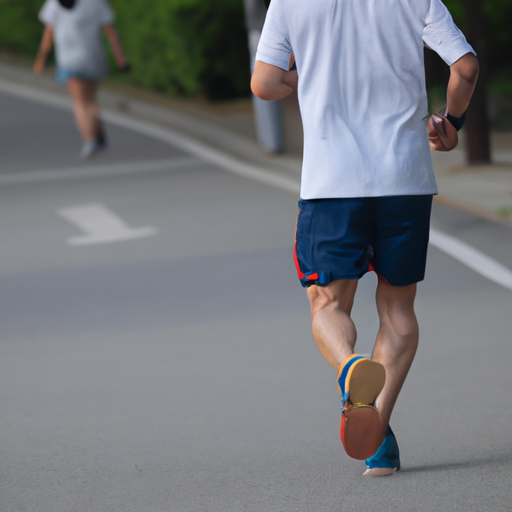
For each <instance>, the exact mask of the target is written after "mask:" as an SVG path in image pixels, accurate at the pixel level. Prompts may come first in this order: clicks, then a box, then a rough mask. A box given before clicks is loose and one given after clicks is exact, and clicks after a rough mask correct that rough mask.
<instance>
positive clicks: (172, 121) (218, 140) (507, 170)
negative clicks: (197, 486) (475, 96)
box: [0, 60, 512, 225]
mask: <svg viewBox="0 0 512 512" xmlns="http://www.w3.org/2000/svg"><path fill="white" fill-rule="evenodd" d="M0 80H4V81H6V82H10V83H19V84H21V85H28V86H31V87H36V88H38V89H44V90H48V91H51V92H54V93H55V92H56V93H58V94H59V95H62V96H66V97H67V91H66V88H65V87H63V86H62V85H59V84H57V83H55V80H54V79H53V74H52V73H51V72H47V73H45V74H44V75H43V76H39V77H36V76H34V75H32V73H31V71H30V68H29V67H28V66H27V65H20V64H14V63H11V62H5V61H4V60H0ZM100 102H101V104H102V108H104V109H108V110H111V111H117V112H123V113H124V114H127V115H130V116H133V117H135V118H137V119H142V120H146V121H151V122H154V123H157V124H159V125H163V126H167V127H169V128H172V129H174V130H176V131H178V130H179V131H180V132H182V133H185V134H187V135H189V136H192V137H194V138H195V139H198V140H200V141H201V142H203V143H205V144H207V145H210V146H212V147H215V148H217V149H220V150H222V151H225V152H227V153H229V154H230V155H232V156H234V157H236V158H238V159H240V160H243V161H245V162H249V163H252V164H255V165H258V166H261V167H262V168H264V169H266V170H272V171H276V172H278V173H282V174H284V175H289V176H294V177H295V178H297V179H298V176H299V174H300V167H301V146H302V128H301V123H300V116H299V113H298V108H297V103H296V98H294V97H292V98H287V99H286V100H285V101H283V102H282V109H283V122H284V129H285V150H284V152H283V153H282V154H280V155H269V154H266V153H265V152H264V151H263V150H261V149H260V148H259V147H258V144H257V140H256V132H255V127H254V117H253V111H252V103H251V100H250V99H249V100H240V101H234V102H229V103H220V104H213V105H212V104H208V103H206V102H205V103H203V102H200V101H189V100H179V99H175V98H168V97H166V96H164V95H160V94H156V93H151V92H147V91H143V90H139V89H137V88H134V87H130V86H125V85H122V84H119V83H116V82H115V81H114V80H110V81H107V82H106V83H105V84H103V86H102V88H101V91H100ZM492 147H493V153H492V157H493V164H492V165H488V166H469V165H467V164H466V163H465V153H464V149H463V148H464V141H463V140H462V141H461V144H460V148H457V149H456V150H454V151H452V152H450V153H439V152H435V153H434V154H433V160H434V167H435V170H436V177H437V181H438V186H439V192H440V193H439V196H437V198H436V200H437V201H440V202H444V203H448V204H450V205H452V206H455V207H457V208H460V209H463V210H466V211H469V212H471V213H474V214H476V215H480V216H483V217H485V218H488V219H491V220H494V221H499V222H506V223H510V224H511V225H512V133H495V134H493V135H492Z"/></svg>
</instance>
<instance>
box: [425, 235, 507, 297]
mask: <svg viewBox="0 0 512 512" xmlns="http://www.w3.org/2000/svg"><path fill="white" fill-rule="evenodd" d="M430 243H431V245H433V246H434V247H437V248H438V249H439V250H441V251H443V252H445V253H446V254H449V255H450V256H451V257H452V258H455V259H456V260H458V261H460V262H461V263H463V264H464V265H466V266H467V267H469V268H471V269H473V270H474V271H476V272H478V273H479V274H480V275H482V276H484V277H486V278H487V279H490V280H491V281H493V282H495V283H498V284H499V285H501V286H503V287H505V288H508V289H509V290H512V271H510V270H509V269H508V268H507V267H505V266H503V265H502V264H501V263H498V262H497V261H496V260H493V259H492V258H490V257H489V256H487V255H486V254H484V253H483V252H480V251H478V250H477V249H475V248H474V247H471V246H470V245H468V244H466V243H464V242H461V241H460V240H459V239H457V238H454V237H452V236H449V235H446V234H445V233H441V232H440V231H437V230H436V229H431V230H430Z"/></svg>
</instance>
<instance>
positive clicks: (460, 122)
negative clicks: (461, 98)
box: [439, 107, 466, 131]
mask: <svg viewBox="0 0 512 512" xmlns="http://www.w3.org/2000/svg"><path fill="white" fill-rule="evenodd" d="M445 112H446V107H443V108H442V109H441V110H440V111H439V113H440V114H441V115H442V116H445V117H446V119H448V121H450V123H451V124H452V125H453V126H454V128H455V129H456V130H457V131H459V130H460V129H461V128H462V127H463V126H464V122H465V121H466V112H464V114H462V115H461V116H460V117H455V116H452V115H451V114H445Z"/></svg>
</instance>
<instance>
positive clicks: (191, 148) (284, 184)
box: [0, 80, 512, 290]
mask: <svg viewBox="0 0 512 512" xmlns="http://www.w3.org/2000/svg"><path fill="white" fill-rule="evenodd" d="M0 90H3V91H4V92H8V93H11V94H14V95H16V96H21V97H25V98H28V99H32V100H34V101H40V102H43V103H47V104H51V105H54V106H56V107H59V108H65V109H67V110H70V109H71V103H70V102H69V100H66V99H64V98H62V96H60V95H57V94H54V93H50V92H42V91H40V90H38V89H36V88H34V87H29V86H19V85H18V84H16V85H14V84H10V83H8V82H5V81H2V80H0ZM104 117H105V120H106V121H108V122H110V123H112V124H115V125H117V126H121V127H123V128H127V129H130V130H133V131H136V132H138V133H142V134H144V135H148V136H150V137H153V138H156V139H159V140H162V141H164V142H167V143H169V144H172V145H174V146H178V147H179V148H181V149H183V150H185V151H187V152H188V153H190V154H193V155H195V156H196V157H198V158H200V159H202V160H204V161H206V162H209V163H212V164H214V165H217V166H219V167H221V168H223V169H225V170H227V171H229V172H231V173H233V174H237V175H239V176H244V177H246V178H249V179H251V180H253V181H256V182H259V183H264V184H266V185H270V186H273V187H276V188H279V189H281V190H285V191H288V192H292V193H294V194H298V193H299V190H300V184H299V181H298V179H293V178H288V177H283V176H280V175H278V173H277V172H273V171H267V170H263V169H261V168H259V167H257V166H255V165H251V164H247V163H245V162H242V161H240V160H237V159H236V158H233V157H231V156H230V155H227V154H226V153H224V152H222V151H220V150H218V149H214V148H211V147H209V146H207V145H206V144H202V143H200V142H198V141H196V140H194V139H192V138H190V137H187V136H184V135H182V134H179V133H177V132H175V131H174V130H171V129H169V128H164V127H160V126H156V125H154V124H151V123H149V122H145V121H140V120H137V119H133V118H131V117H129V116H127V115H123V114H119V113H115V112H105V113H104ZM0 183H1V181H0ZM431 244H432V245H433V246H435V247H437V248H438V249H440V250H442V251H443V252H445V253H446V254H449V255H450V256H452V257H453V258H455V259H456V260H458V261H460V262H461V263H463V264H464V265H466V266H468V267H469V268H471V269H473V270H475V271H476V272H478V273H479V274H481V275H483V276H484V277H486V278H488V279H490V280H491V281H493V282H495V283H498V284H500V285H501V286H504V287H505V288H508V289H510V290H512V272H511V271H510V270H509V269H508V268H506V267H504V266H503V265H501V264H500V263H498V262H497V261H495V260H493V259H492V258H490V257H489V256H487V255H485V254H483V253H481V252H480V251H478V250H476V249H474V248H473V247H471V246H469V245H467V244H465V243H463V242H461V241H460V240H458V239H456V238H453V237H451V236H448V235H445V234H443V233H441V232H439V231H437V230H432V231H431Z"/></svg>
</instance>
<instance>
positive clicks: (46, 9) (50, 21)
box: [38, 0, 58, 26]
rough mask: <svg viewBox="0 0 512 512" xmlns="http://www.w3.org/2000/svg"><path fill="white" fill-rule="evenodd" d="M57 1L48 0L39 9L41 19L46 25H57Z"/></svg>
mask: <svg viewBox="0 0 512 512" xmlns="http://www.w3.org/2000/svg"><path fill="white" fill-rule="evenodd" d="M57 14H58V12H57V3H56V0H46V2H45V3H44V4H43V7H41V10H40V11H39V16H38V18H39V21H41V22H43V23H44V24H45V25H52V26H53V25H55V22H56V20H57Z"/></svg>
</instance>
